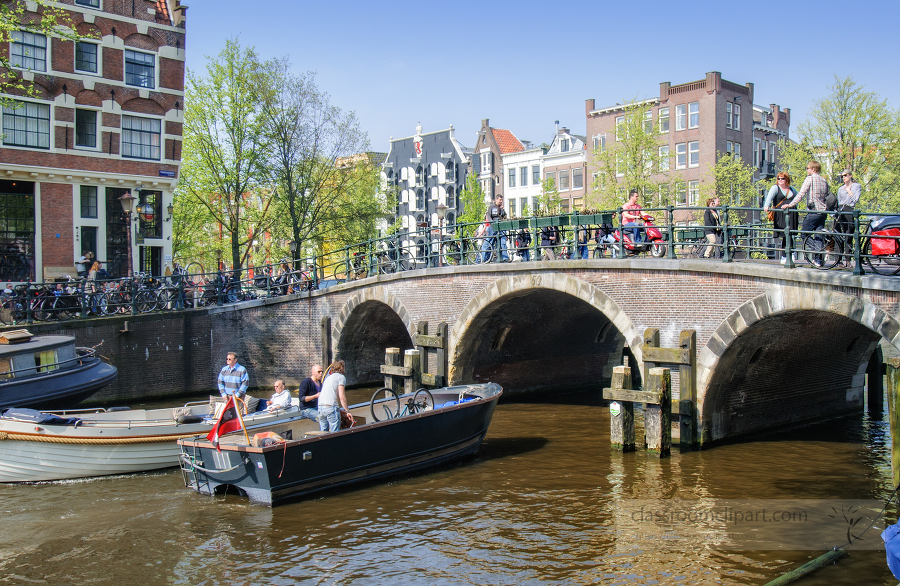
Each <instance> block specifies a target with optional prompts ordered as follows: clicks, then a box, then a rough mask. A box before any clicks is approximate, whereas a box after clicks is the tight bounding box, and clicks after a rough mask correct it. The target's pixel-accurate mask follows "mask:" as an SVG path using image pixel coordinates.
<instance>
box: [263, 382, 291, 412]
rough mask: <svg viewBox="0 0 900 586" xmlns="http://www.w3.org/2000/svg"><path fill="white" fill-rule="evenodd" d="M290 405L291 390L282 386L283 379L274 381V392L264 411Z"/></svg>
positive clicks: (276, 409)
mask: <svg viewBox="0 0 900 586" xmlns="http://www.w3.org/2000/svg"><path fill="white" fill-rule="evenodd" d="M290 406H291V392H290V391H289V390H287V389H286V388H284V381H281V380H277V381H275V394H274V395H272V398H271V399H269V406H268V407H266V411H278V410H280V409H287V408H288V407H290Z"/></svg>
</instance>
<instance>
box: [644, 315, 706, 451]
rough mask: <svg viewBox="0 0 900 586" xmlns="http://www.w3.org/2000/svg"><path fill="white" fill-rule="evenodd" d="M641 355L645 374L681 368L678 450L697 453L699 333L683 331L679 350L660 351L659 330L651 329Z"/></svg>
mask: <svg viewBox="0 0 900 586" xmlns="http://www.w3.org/2000/svg"><path fill="white" fill-rule="evenodd" d="M641 353H642V355H643V358H644V372H645V373H647V374H648V375H649V373H650V371H652V370H653V369H654V368H656V367H657V366H659V365H660V364H676V365H678V391H679V392H678V394H679V401H678V421H679V434H678V447H679V449H680V451H682V452H689V451H691V450H696V449H697V448H698V447H699V445H700V437H699V430H698V416H697V332H695V331H694V330H682V331H681V334H680V335H679V336H678V347H677V348H660V347H659V328H647V329H646V330H645V331H644V344H643V346H642V347H641ZM648 379H649V376H645V377H644V380H645V381H647V380H648ZM670 397H671V395H670ZM669 417H671V416H669ZM648 446H649V443H648Z"/></svg>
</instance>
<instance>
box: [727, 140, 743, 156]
mask: <svg viewBox="0 0 900 586" xmlns="http://www.w3.org/2000/svg"><path fill="white" fill-rule="evenodd" d="M725 152H726V153H729V154H731V156H732V157H734V158H735V159H740V158H741V143H739V142H732V141H730V140H726V141H725Z"/></svg>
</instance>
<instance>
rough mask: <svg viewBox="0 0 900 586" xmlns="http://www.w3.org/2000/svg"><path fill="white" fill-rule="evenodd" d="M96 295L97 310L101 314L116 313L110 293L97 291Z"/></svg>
mask: <svg viewBox="0 0 900 586" xmlns="http://www.w3.org/2000/svg"><path fill="white" fill-rule="evenodd" d="M96 296H97V297H96V299H95V300H94V305H95V306H96V307H97V312H98V313H99V314H100V315H109V314H111V313H115V307H110V304H109V301H110V300H109V294H108V293H96Z"/></svg>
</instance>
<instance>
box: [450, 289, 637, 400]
mask: <svg viewBox="0 0 900 586" xmlns="http://www.w3.org/2000/svg"><path fill="white" fill-rule="evenodd" d="M542 290H543V291H553V292H555V293H558V294H563V295H567V296H571V297H574V298H576V299H578V300H580V301H582V302H584V303H585V304H587V305H588V306H590V307H592V308H593V309H596V310H597V311H598V312H600V313H601V314H602V315H603V316H604V317H605V318H606V319H608V320H609V322H610V323H611V325H612V327H613V328H614V329H615V330H616V331H618V333H619V335H620V336H621V338H622V341H624V343H625V344H627V345H628V347H629V348H630V349H631V352H632V354H633V356H634V357H635V360H636V361H637V372H640V368H641V365H642V364H643V360H642V356H641V343H642V342H643V335H642V333H641V332H639V331H638V330H637V328H636V327H635V325H634V323H633V322H632V320H631V318H630V317H629V316H628V315H627V314H626V313H625V311H624V310H623V309H622V308H621V306H619V304H618V303H616V302H615V301H614V300H613V299H612V298H610V297H609V296H608V295H607V294H606V293H604V292H603V291H601V290H600V289H598V288H596V287H594V286H593V285H592V284H590V283H588V282H586V281H583V280H581V279H577V278H575V277H573V276H571V275H568V274H565V273H543V274H520V275H516V276H511V277H503V278H500V279H497V280H496V281H494V282H493V283H491V284H490V285H489V286H487V287H485V288H484V289H482V290H481V291H480V292H479V293H478V294H477V295H476V296H475V297H474V298H472V300H471V301H470V302H469V303H468V304H467V305H466V307H465V308H464V309H463V310H462V312H461V313H460V316H459V319H457V321H456V323H455V324H454V325H453V328H452V329H451V331H450V334H449V338H450V339H449V346H450V360H449V362H450V364H449V371H450V372H449V378H450V382H451V383H453V384H456V383H459V382H462V381H464V380H468V379H467V373H464V372H463V371H464V369H463V366H462V365H461V364H459V361H460V360H461V359H464V355H465V354H466V352H467V349H466V346H467V344H469V343H468V342H466V340H467V339H469V340H471V339H472V338H473V337H474V336H476V335H477V332H474V331H473V325H474V324H475V321H476V319H478V318H479V316H480V315H482V314H483V313H484V312H485V311H486V310H488V309H489V307H490V306H492V305H494V304H496V303H497V302H502V301H503V300H506V299H509V300H512V299H513V298H514V297H521V296H523V295H527V294H528V293H529V292H537V291H542ZM609 366H610V368H611V366H613V365H609ZM633 366H634V365H633Z"/></svg>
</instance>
